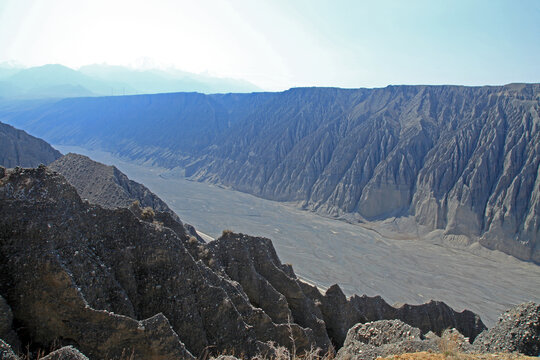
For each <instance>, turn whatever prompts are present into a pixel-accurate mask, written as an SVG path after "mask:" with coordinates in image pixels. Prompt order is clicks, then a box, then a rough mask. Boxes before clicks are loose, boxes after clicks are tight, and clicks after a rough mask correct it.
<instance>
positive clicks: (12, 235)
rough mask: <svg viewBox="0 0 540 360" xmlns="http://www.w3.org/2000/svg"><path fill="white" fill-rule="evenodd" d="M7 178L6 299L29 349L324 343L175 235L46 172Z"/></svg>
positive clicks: (95, 354)
mask: <svg viewBox="0 0 540 360" xmlns="http://www.w3.org/2000/svg"><path fill="white" fill-rule="evenodd" d="M0 175H2V179H1V180H0V214H1V215H2V216H1V222H0V230H1V231H0V235H1V239H0V240H1V241H0V258H1V260H2V261H1V262H0V263H1V265H0V267H1V269H0V270H1V272H0V273H1V274H2V275H1V278H0V280H1V281H0V294H1V295H2V296H4V297H5V298H6V300H7V301H8V303H9V304H10V305H11V308H12V310H13V314H14V318H15V319H16V321H17V322H18V323H19V324H22V328H24V329H25V330H24V333H21V336H22V337H24V338H25V339H24V340H28V339H32V341H33V342H34V343H37V344H41V345H43V346H45V347H46V345H48V344H50V343H51V342H52V341H54V340H55V339H61V340H62V341H63V342H64V343H66V344H72V345H75V346H76V347H77V348H78V349H79V350H81V351H82V352H83V353H84V354H85V355H87V356H89V357H90V358H101V357H102V356H103V355H104V354H105V355H109V356H118V355H119V354H121V353H122V351H134V354H135V358H145V359H153V358H156V359H157V358H162V357H169V358H170V357H183V358H189V357H190V356H191V355H189V353H188V352H187V350H185V348H184V345H183V343H182V341H183V342H184V343H185V344H186V347H187V348H188V349H189V350H190V351H192V352H193V353H195V354H199V353H201V352H202V351H203V350H204V349H205V348H206V347H207V346H210V345H211V346H212V347H214V348H213V349H214V351H216V352H218V351H224V350H229V351H235V352H236V353H245V354H248V355H249V354H255V353H259V352H263V353H264V352H265V351H267V350H268V349H267V346H266V345H265V342H266V341H270V340H272V341H275V342H277V343H279V344H281V345H285V346H291V344H290V342H291V340H290V338H289V336H290V334H291V332H292V333H293V335H294V337H295V339H296V340H297V342H298V344H299V346H301V345H304V346H305V347H306V348H311V346H312V345H313V346H316V345H317V343H316V341H315V339H313V337H312V336H311V335H310V333H311V330H310V329H304V328H302V327H300V326H299V325H297V324H295V323H291V324H276V323H274V322H272V319H271V318H270V317H269V316H268V315H267V314H265V313H264V311H262V310H261V309H257V308H254V307H253V306H252V305H251V304H250V302H249V299H248V297H247V296H246V295H245V293H244V292H243V290H242V288H241V286H240V285H239V284H238V283H236V282H234V281H232V280H230V279H229V278H228V277H225V276H220V275H218V274H217V273H215V272H213V271H212V270H210V269H209V268H208V267H206V266H205V265H204V264H203V263H202V262H200V261H196V260H195V259H194V258H193V257H192V256H191V255H190V253H189V252H188V251H187V250H186V248H185V247H184V245H183V241H182V239H180V238H179V237H178V236H177V234H176V233H175V232H173V231H172V230H170V229H169V228H166V227H163V226H162V225H161V224H159V223H150V222H147V221H141V220H139V219H138V218H136V217H135V216H134V214H133V213H132V212H131V211H129V210H127V209H116V210H108V209H103V208H101V207H99V206H93V205H90V204H88V203H85V202H83V201H81V199H80V197H79V196H78V194H77V192H76V191H75V189H74V188H72V187H71V186H70V185H69V184H68V183H67V182H66V180H65V179H64V178H63V177H62V176H61V175H59V174H57V173H52V172H50V171H49V170H48V169H46V168H45V167H40V168H38V169H20V168H17V169H14V170H8V171H6V170H4V169H2V171H1V172H0ZM178 225H180V224H178ZM200 246H203V244H201V245H200ZM156 314H157V315H156ZM136 319H144V320H136Z"/></svg>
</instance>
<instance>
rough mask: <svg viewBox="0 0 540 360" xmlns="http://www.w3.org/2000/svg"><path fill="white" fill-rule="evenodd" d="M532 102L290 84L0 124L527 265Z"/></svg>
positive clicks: (32, 114)
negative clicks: (402, 222) (474, 244)
mask: <svg viewBox="0 0 540 360" xmlns="http://www.w3.org/2000/svg"><path fill="white" fill-rule="evenodd" d="M539 96H540V85H539V84H509V85H505V86H486V87H463V86H389V87H386V88H384V89H347V90H346V89H334V88H299V89H291V90H288V91H285V92H282V93H257V94H227V95H202V94H162V95H154V96H144V97H117V98H99V99H67V100H63V101H61V102H58V103H55V104H52V105H51V104H47V105H44V106H43V107H42V108H37V109H34V110H32V111H25V110H21V111H15V110H14V111H11V112H10V113H4V114H0V116H3V117H4V118H5V119H6V120H9V121H12V123H14V124H16V125H18V126H21V127H23V128H25V129H27V130H31V131H32V132H33V133H35V134H37V135H39V136H42V137H44V138H45V139H47V140H49V141H53V142H54V143H62V144H66V145H79V146H80V145H85V144H91V145H92V146H93V147H94V148H96V147H98V148H101V149H104V150H107V151H112V152H115V153H117V154H120V155H122V156H126V157H129V158H132V159H137V160H144V161H148V162H149V163H156V164H160V165H163V166H166V167H169V168H173V167H180V168H182V169H183V171H184V174H185V175H186V176H188V177H190V178H192V179H196V180H200V181H209V182H215V183H221V184H225V185H227V186H231V187H233V188H235V189H237V190H241V191H244V192H248V193H251V194H255V195H257V196H261V197H265V198H268V199H273V200H279V201H293V202H297V203H300V204H302V205H303V207H304V208H307V209H311V210H314V211H318V212H321V213H324V214H328V215H332V216H343V217H346V218H350V219H355V220H357V219H360V220H362V221H371V220H380V219H386V218H390V217H393V216H398V217H399V216H412V217H413V218H414V220H415V221H416V223H417V224H420V225H422V226H423V227H424V228H423V229H425V230H426V231H429V230H434V229H442V230H444V231H443V236H444V237H445V238H447V239H453V238H454V237H455V236H465V237H468V238H469V239H470V240H474V241H479V242H480V243H481V244H482V245H484V246H486V247H488V248H490V249H498V250H501V251H504V252H506V253H508V254H511V255H513V256H516V257H518V258H520V259H523V260H531V261H534V262H537V263H540V247H539V246H538V238H539V232H540V221H539V218H540V217H539V214H540V190H539V189H540V176H539V162H540V156H539V154H540V145H539V144H540V116H539V112H540V107H539ZM156 119H158V120H156ZM149 139H151V140H152V141H150V140H149Z"/></svg>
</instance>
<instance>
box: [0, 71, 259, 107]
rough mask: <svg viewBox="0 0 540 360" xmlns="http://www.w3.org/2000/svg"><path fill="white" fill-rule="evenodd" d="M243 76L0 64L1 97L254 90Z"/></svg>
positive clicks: (63, 96) (57, 96)
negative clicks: (225, 76)
mask: <svg viewBox="0 0 540 360" xmlns="http://www.w3.org/2000/svg"><path fill="white" fill-rule="evenodd" d="M257 90H259V88H257V87H256V86H255V85H253V84H250V83H248V82H247V81H243V80H235V79H226V78H218V77H212V76H209V75H203V74H193V73H188V72H183V71H180V70H174V69H171V70H159V69H144V70H141V69H131V68H128V67H122V66H111V65H98V64H95V65H87V66H83V67H81V68H80V69H79V70H74V69H71V68H69V67H66V66H63V65H59V64H49V65H43V66H37V67H30V68H21V67H16V66H8V65H4V66H2V64H0V99H2V98H4V99H39V98H65V97H81V96H103V95H109V96H110V95H130V94H152V93H166V92H179V91H197V92H201V93H227V92H250V91H257Z"/></svg>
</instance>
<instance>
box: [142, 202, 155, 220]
mask: <svg viewBox="0 0 540 360" xmlns="http://www.w3.org/2000/svg"><path fill="white" fill-rule="evenodd" d="M154 216H156V213H155V212H154V209H152V208H151V207H150V206H147V207H145V208H144V209H142V212H141V218H142V219H143V220H146V221H152V220H154Z"/></svg>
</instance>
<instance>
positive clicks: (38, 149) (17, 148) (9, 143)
mask: <svg viewBox="0 0 540 360" xmlns="http://www.w3.org/2000/svg"><path fill="white" fill-rule="evenodd" d="M60 156H62V154H60V153H59V152H58V151H57V150H55V149H53V148H52V146H50V145H49V144H47V143H46V142H45V141H43V140H41V139H38V138H36V137H33V136H31V135H28V134H27V133H26V132H24V131H22V130H17V129H15V128H14V127H12V126H10V125H7V124H3V123H0V166H5V167H15V166H23V167H34V166H38V165H39V164H45V165H48V164H50V163H51V162H53V161H54V160H56V159H58V158H59V157H60Z"/></svg>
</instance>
